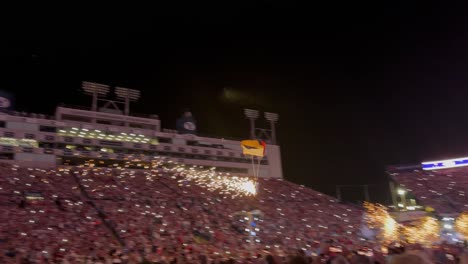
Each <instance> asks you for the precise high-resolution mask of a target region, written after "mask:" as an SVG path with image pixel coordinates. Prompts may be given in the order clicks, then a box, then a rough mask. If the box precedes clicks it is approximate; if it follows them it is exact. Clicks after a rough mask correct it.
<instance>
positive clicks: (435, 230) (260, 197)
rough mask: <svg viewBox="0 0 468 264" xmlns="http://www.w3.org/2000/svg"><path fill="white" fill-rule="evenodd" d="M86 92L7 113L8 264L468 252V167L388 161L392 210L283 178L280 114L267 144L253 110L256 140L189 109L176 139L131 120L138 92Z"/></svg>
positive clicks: (1, 190) (0, 227) (1, 235)
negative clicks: (224, 133)
mask: <svg viewBox="0 0 468 264" xmlns="http://www.w3.org/2000/svg"><path fill="white" fill-rule="evenodd" d="M82 88H83V92H85V93H86V94H88V95H90V96H91V97H92V99H93V104H92V106H91V107H69V106H63V105H61V106H58V107H57V109H56V114H55V116H46V115H42V114H33V113H24V112H18V111H13V110H11V109H8V108H9V107H8V106H9V104H4V105H5V106H6V107H4V109H3V111H2V115H0V120H1V122H0V124H1V128H0V133H1V135H2V137H0V145H1V146H0V152H1V156H2V163H1V165H0V175H1V177H0V195H1V197H2V202H1V205H2V214H0V217H1V219H0V250H1V252H3V253H4V254H2V255H1V256H0V262H1V263H389V262H388V261H389V259H391V258H392V257H395V258H398V256H399V255H401V253H402V252H403V251H404V250H405V249H406V250H407V251H411V252H416V253H415V254H419V255H420V256H422V257H424V258H426V259H429V258H434V259H438V260H441V261H442V262H438V263H455V262H451V261H455V260H456V259H458V258H459V256H460V255H461V254H462V252H463V250H464V248H466V239H467V237H466V236H467V235H468V234H467V233H466V231H467V230H468V226H467V224H468V219H467V218H466V215H465V214H466V213H465V214H463V212H466V211H468V200H467V198H466V196H465V195H466V192H467V191H468V181H467V179H468V178H467V177H466V170H467V168H466V167H464V166H465V165H467V164H468V163H467V162H466V161H467V158H460V159H452V160H444V161H433V162H423V163H421V164H419V165H410V166H391V167H389V168H388V175H389V177H390V178H391V183H390V191H391V193H392V197H393V204H389V205H387V207H386V206H382V205H375V204H369V203H367V204H365V205H364V206H363V205H353V204H348V203H343V202H341V201H339V200H338V199H337V198H335V197H331V196H329V195H326V194H323V193H320V192H317V191H315V190H313V189H310V188H307V187H305V186H302V185H297V184H294V183H292V182H288V181H286V180H284V179H283V172H282V168H281V155H280V147H279V146H278V145H277V144H276V136H275V127H274V125H275V123H276V122H277V121H278V115H277V114H274V113H266V114H265V117H266V119H267V120H268V121H270V124H271V127H270V129H269V130H263V136H265V135H266V138H265V141H266V143H265V141H263V140H260V141H261V142H262V144H258V143H257V142H258V141H257V138H258V135H257V134H256V129H255V120H256V119H258V118H259V116H260V114H259V112H258V111H256V110H251V109H246V110H245V111H244V114H245V117H246V118H247V119H249V120H250V123H251V134H250V135H251V139H250V140H246V141H241V140H226V139H219V138H207V137H201V136H197V134H196V120H195V119H194V117H193V116H192V115H191V114H190V113H188V112H187V113H186V114H185V115H184V116H183V117H181V118H180V119H179V120H178V129H177V130H175V131H174V130H164V129H162V128H161V121H160V120H159V118H158V117H156V116H143V115H139V116H133V115H130V114H129V107H130V101H135V100H137V99H138V97H139V91H136V90H131V89H127V88H119V87H117V88H116V89H115V93H116V98H117V99H115V100H108V99H103V98H104V96H106V95H108V94H109V93H110V88H109V86H107V85H103V84H98V83H90V82H83V85H82ZM8 100H9V98H6V97H4V98H2V101H8ZM102 101H105V104H104V106H101V107H99V105H102V103H103V102H102ZM118 103H121V104H122V105H123V106H124V110H120V108H121V107H119V106H118V105H117V104H118ZM112 105H113V107H112V108H111V107H109V106H112ZM421 227H423V228H425V230H424V232H423V231H421V230H419V231H418V232H417V233H418V235H416V234H414V228H421ZM429 227H430V228H429ZM412 228H413V229H412ZM412 232H413V233H412ZM423 248H425V249H424V250H423ZM429 249H430V251H429ZM348 261H349V262H348ZM371 261H372V262H371ZM408 263H409V262H408Z"/></svg>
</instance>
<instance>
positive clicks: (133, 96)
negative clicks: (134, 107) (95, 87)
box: [115, 87, 140, 115]
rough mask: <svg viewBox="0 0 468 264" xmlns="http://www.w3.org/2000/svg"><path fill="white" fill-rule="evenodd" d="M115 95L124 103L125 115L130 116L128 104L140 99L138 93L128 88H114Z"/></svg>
mask: <svg viewBox="0 0 468 264" xmlns="http://www.w3.org/2000/svg"><path fill="white" fill-rule="evenodd" d="M115 94H116V95H117V98H119V99H122V100H124V101H125V115H129V114H130V102H134V101H137V100H138V99H140V91H138V90H134V89H129V88H123V87H115Z"/></svg>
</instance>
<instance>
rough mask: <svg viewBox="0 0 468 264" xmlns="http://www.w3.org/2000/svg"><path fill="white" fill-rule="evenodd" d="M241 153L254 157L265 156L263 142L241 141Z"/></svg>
mask: <svg viewBox="0 0 468 264" xmlns="http://www.w3.org/2000/svg"><path fill="white" fill-rule="evenodd" d="M241 147H242V153H243V154H244V155H250V156H252V157H253V156H255V157H261V158H263V156H265V147H266V145H265V142H263V141H261V142H260V141H258V140H242V141H241Z"/></svg>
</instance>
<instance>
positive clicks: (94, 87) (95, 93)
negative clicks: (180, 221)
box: [81, 82, 110, 111]
mask: <svg viewBox="0 0 468 264" xmlns="http://www.w3.org/2000/svg"><path fill="white" fill-rule="evenodd" d="M81 87H82V88H83V91H84V93H85V94H87V95H91V96H92V97H93V104H92V110H93V111H97V102H98V97H99V96H106V95H107V94H108V93H109V91H110V88H109V85H106V84H100V83H94V82H82V83H81Z"/></svg>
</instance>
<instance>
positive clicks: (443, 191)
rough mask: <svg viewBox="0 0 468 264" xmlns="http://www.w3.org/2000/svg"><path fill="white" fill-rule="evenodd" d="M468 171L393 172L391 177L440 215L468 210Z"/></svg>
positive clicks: (463, 168)
mask: <svg viewBox="0 0 468 264" xmlns="http://www.w3.org/2000/svg"><path fill="white" fill-rule="evenodd" d="M467 176H468V169H467V168H466V167H460V168H452V169H444V170H431V171H424V170H412V171H406V172H394V173H393V174H392V177H393V179H394V180H395V181H397V182H398V183H399V184H400V185H401V186H403V187H405V188H406V189H407V190H408V191H409V192H411V193H412V194H413V195H414V196H415V198H416V199H417V200H418V201H420V202H421V203H423V204H424V205H428V206H430V207H432V208H434V209H435V210H436V211H437V212H439V213H441V214H456V213H460V212H463V211H467V210H468V177H467Z"/></svg>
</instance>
